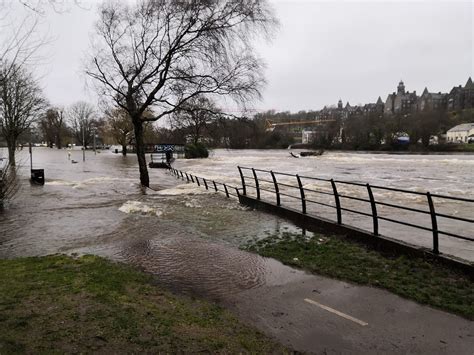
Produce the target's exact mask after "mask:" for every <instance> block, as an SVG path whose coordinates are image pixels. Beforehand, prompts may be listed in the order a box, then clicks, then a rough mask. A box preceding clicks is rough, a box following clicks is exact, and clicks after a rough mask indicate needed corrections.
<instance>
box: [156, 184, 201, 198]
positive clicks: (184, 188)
mask: <svg viewBox="0 0 474 355" xmlns="http://www.w3.org/2000/svg"><path fill="white" fill-rule="evenodd" d="M207 193H209V191H208V190H206V188H205V187H204V186H197V185H196V184H182V185H178V186H175V187H173V188H170V189H164V190H160V191H157V192H156V193H155V195H165V196H166V195H167V196H178V195H203V194H207Z"/></svg>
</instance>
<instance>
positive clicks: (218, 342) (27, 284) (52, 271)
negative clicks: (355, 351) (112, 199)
mask: <svg viewBox="0 0 474 355" xmlns="http://www.w3.org/2000/svg"><path fill="white" fill-rule="evenodd" d="M0 279H1V280H2V287H1V288H0V328H1V329H2V331H1V332H0V353H2V354H3V353H5V354H6V353H8V354H11V353H50V352H52V351H54V352H61V353H62V352H65V353H91V352H92V353H94V352H104V351H106V352H107V353H141V352H147V353H161V352H162V353H176V352H183V353H198V352H203V351H204V352H210V353H213V352H223V353H257V352H258V353H286V352H287V350H286V349H284V348H283V347H281V346H280V345H277V344H276V343H275V342H273V341H272V340H270V339H268V338H266V337H265V336H263V335H262V334H261V333H259V332H258V331H256V330H255V329H253V328H250V327H247V326H244V325H242V324H241V323H240V322H239V321H238V320H237V319H236V318H234V317H233V316H232V315H231V314H230V313H228V312H227V311H225V310H223V309H222V308H220V307H218V306H216V305H215V304H211V303H208V302H205V301H202V300H199V299H195V298H190V297H184V296H178V295H175V294H172V293H170V292H168V291H166V290H164V289H163V288H159V287H157V286H156V285H154V284H153V279H152V277H151V276H150V275H148V274H144V273H142V272H138V271H137V270H135V269H133V268H131V267H129V266H125V265H123V264H115V263H111V262H109V261H106V260H105V259H102V258H99V257H95V256H83V257H81V258H71V257H66V256H48V257H36V258H20V259H14V260H0ZM26 334H27V336H25V335H26Z"/></svg>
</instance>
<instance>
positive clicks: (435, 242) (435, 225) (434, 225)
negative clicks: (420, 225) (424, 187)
mask: <svg viewBox="0 0 474 355" xmlns="http://www.w3.org/2000/svg"><path fill="white" fill-rule="evenodd" d="M426 197H427V198H428V205H429V206H430V215H431V225H432V229H433V253H435V254H439V244H438V221H437V220H436V211H435V207H434V203H433V198H432V197H431V194H430V193H429V192H427V193H426Z"/></svg>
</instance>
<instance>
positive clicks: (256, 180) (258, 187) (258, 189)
mask: <svg viewBox="0 0 474 355" xmlns="http://www.w3.org/2000/svg"><path fill="white" fill-rule="evenodd" d="M252 173H253V178H254V179H255V189H257V200H260V186H259V185H258V178H257V173H256V172H255V169H254V168H252Z"/></svg>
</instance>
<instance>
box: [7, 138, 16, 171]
mask: <svg viewBox="0 0 474 355" xmlns="http://www.w3.org/2000/svg"><path fill="white" fill-rule="evenodd" d="M7 146H8V163H9V164H10V165H11V166H16V162H15V150H16V139H9V140H7Z"/></svg>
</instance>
